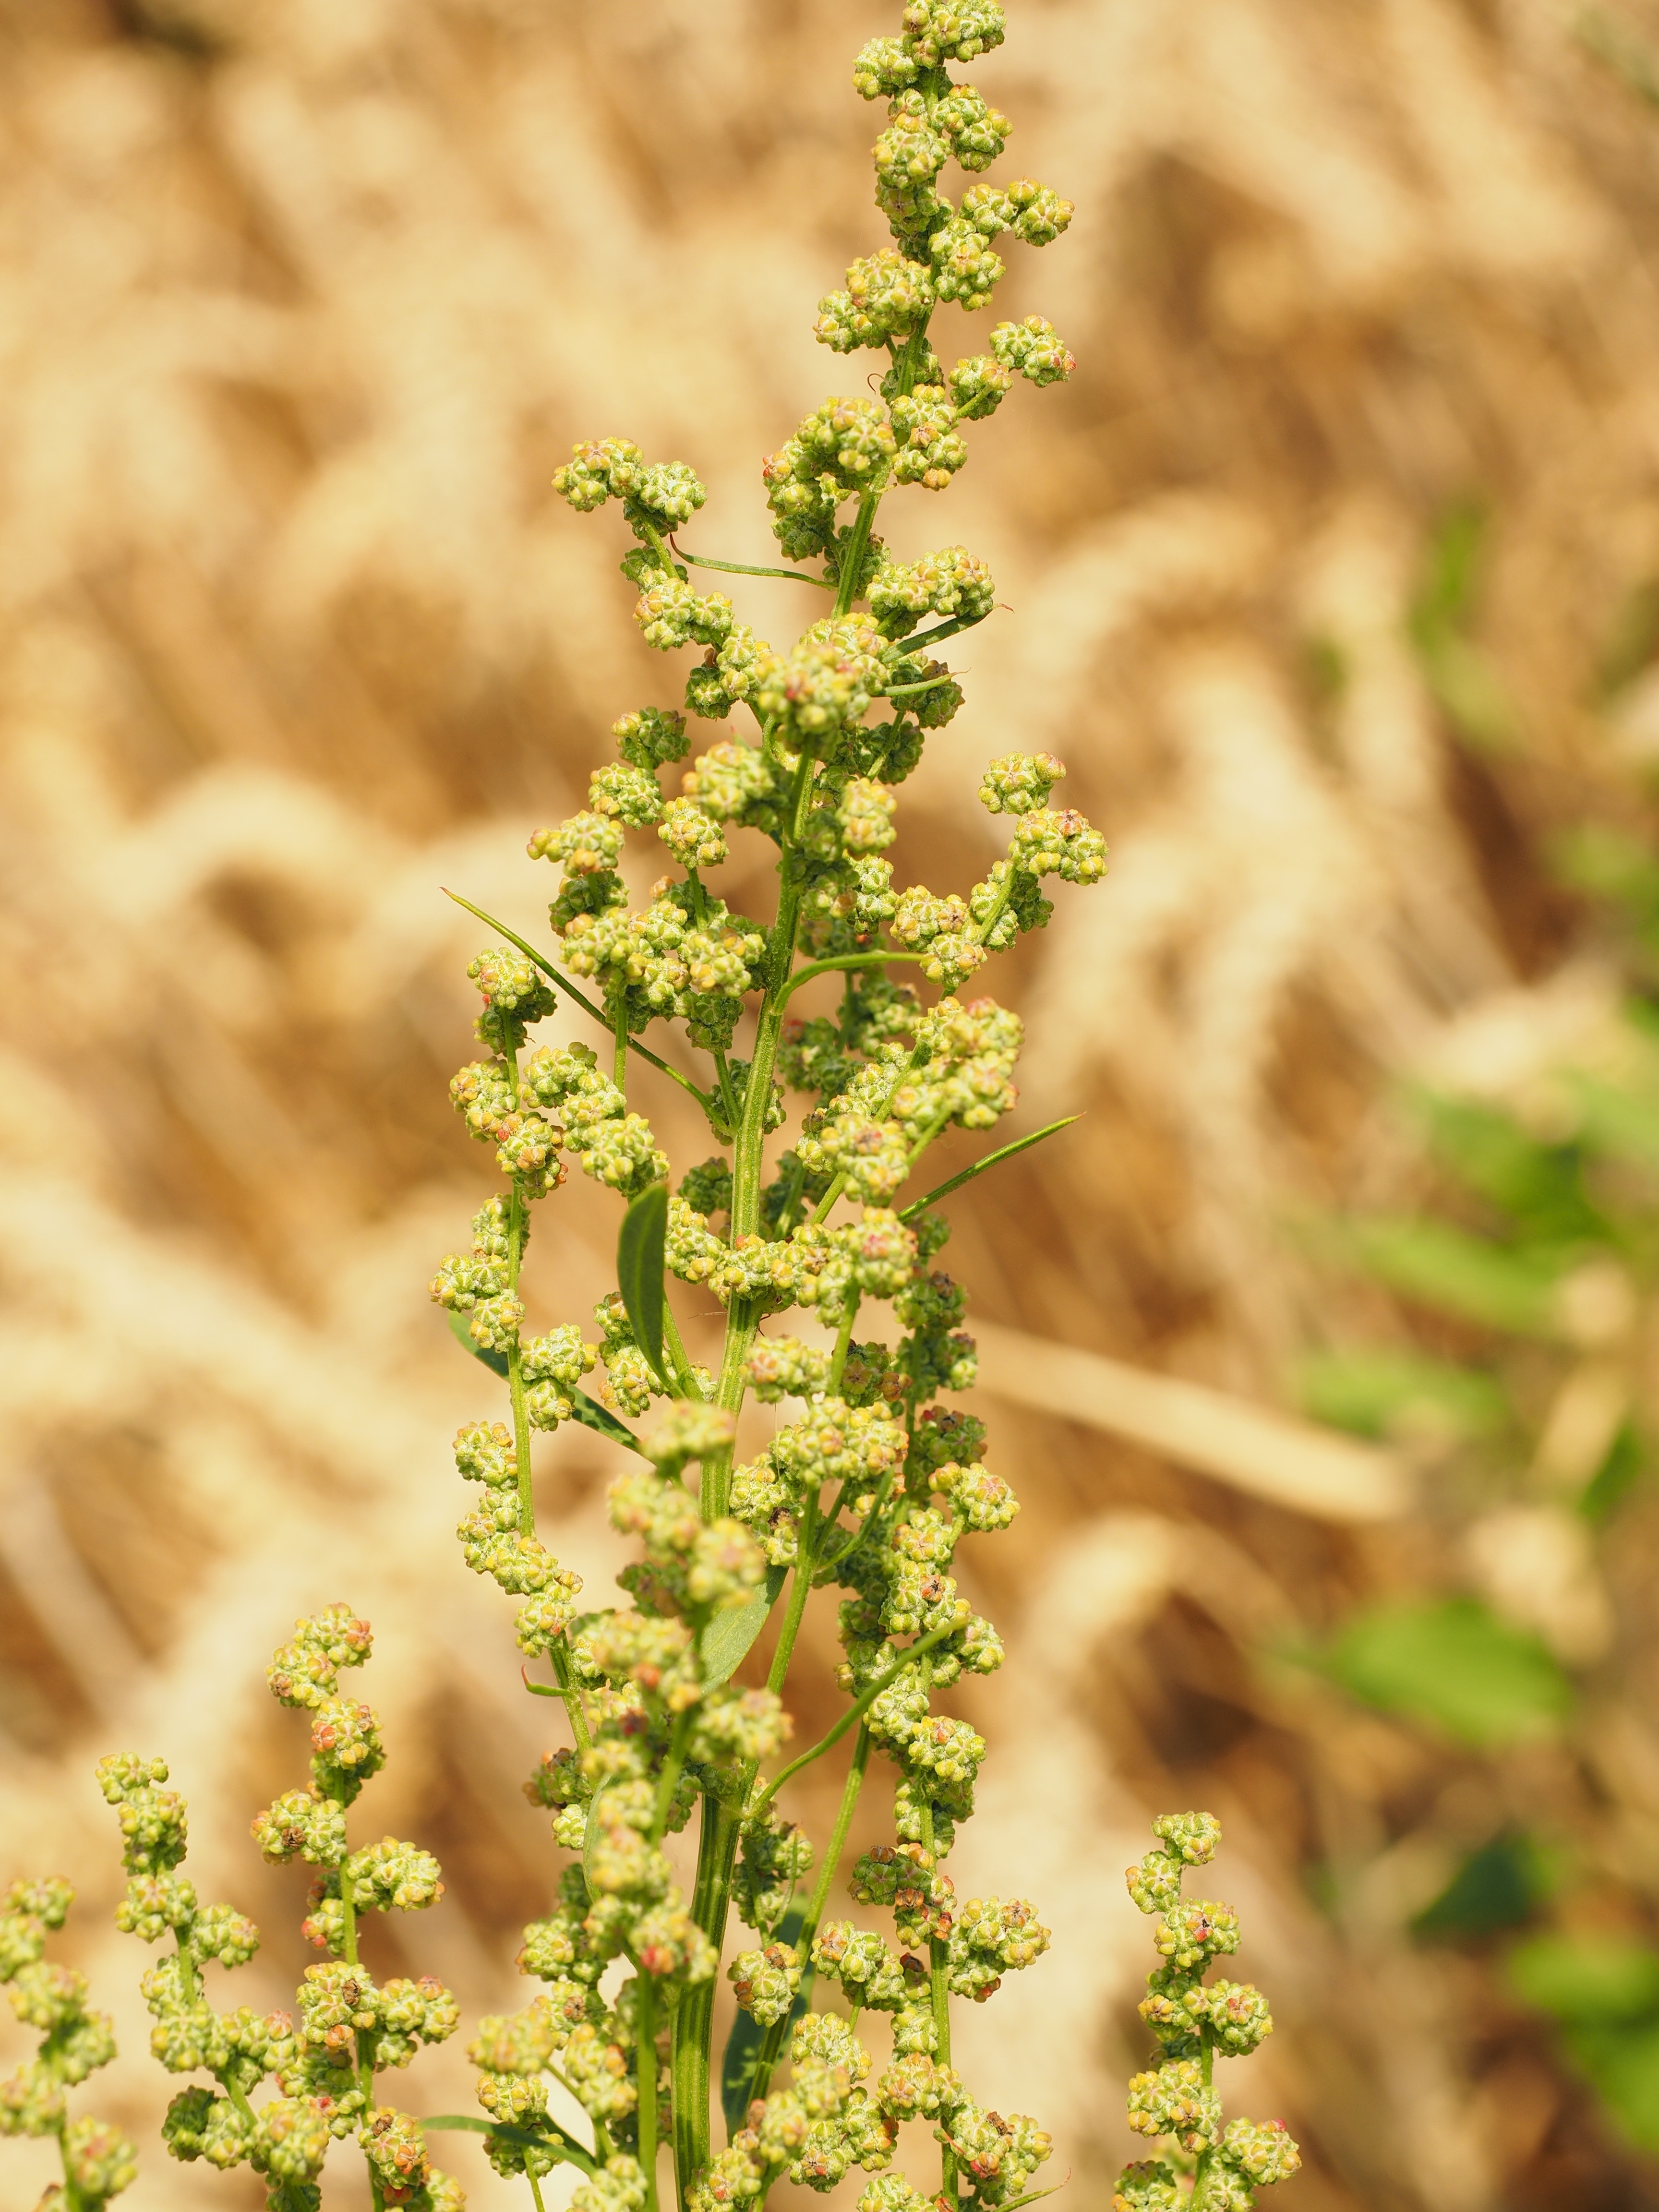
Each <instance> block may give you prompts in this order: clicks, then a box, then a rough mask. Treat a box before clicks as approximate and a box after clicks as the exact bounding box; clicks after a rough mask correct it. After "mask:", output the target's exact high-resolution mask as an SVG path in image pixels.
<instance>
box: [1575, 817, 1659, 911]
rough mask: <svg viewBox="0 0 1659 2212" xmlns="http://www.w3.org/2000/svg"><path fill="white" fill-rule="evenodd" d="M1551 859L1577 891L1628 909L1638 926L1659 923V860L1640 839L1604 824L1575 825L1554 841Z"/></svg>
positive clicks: (1587, 823) (1582, 823)
mask: <svg viewBox="0 0 1659 2212" xmlns="http://www.w3.org/2000/svg"><path fill="white" fill-rule="evenodd" d="M1549 857H1550V860H1551V861H1552V862H1553V865H1554V867H1555V872H1556V873H1557V874H1558V875H1559V877H1560V878H1561V879H1562V881H1563V882H1564V883H1566V884H1571V886H1572V888H1573V890H1578V891H1587V892H1588V893H1589V896H1591V897H1592V898H1599V899H1606V900H1607V902H1608V903H1609V904H1610V905H1613V906H1620V907H1623V908H1624V909H1625V910H1626V913H1627V914H1628V915H1629V916H1630V918H1631V920H1632V921H1634V922H1636V923H1637V924H1638V926H1639V927H1644V928H1647V927H1654V926H1655V925H1659V860H1656V858H1655V857H1654V854H1653V851H1652V848H1650V846H1648V845H1646V844H1644V842H1643V841H1642V840H1641V838H1639V837H1632V836H1629V835H1627V834H1626V831H1624V830H1622V829H1609V828H1608V827H1607V824H1606V823H1600V822H1578V823H1573V824H1572V825H1571V827H1570V828H1568V829H1563V830H1561V831H1560V832H1559V834H1558V835H1557V836H1554V837H1553V838H1552V839H1551V841H1550V846H1549Z"/></svg>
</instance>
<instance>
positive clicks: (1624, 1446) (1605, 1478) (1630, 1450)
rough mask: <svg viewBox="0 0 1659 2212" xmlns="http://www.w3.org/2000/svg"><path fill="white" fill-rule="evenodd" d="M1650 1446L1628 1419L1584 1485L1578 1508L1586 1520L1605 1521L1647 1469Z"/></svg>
mask: <svg viewBox="0 0 1659 2212" xmlns="http://www.w3.org/2000/svg"><path fill="white" fill-rule="evenodd" d="M1647 1465H1648V1454H1647V1447H1646V1445H1645V1444H1644V1443H1643V1441H1642V1438H1641V1437H1640V1435H1639V1434H1638V1431H1636V1430H1635V1429H1633V1428H1632V1426H1631V1425H1630V1424H1629V1422H1628V1421H1627V1422H1626V1424H1625V1425H1624V1427H1623V1428H1622V1429H1620V1431H1619V1433H1618V1435H1617V1436H1616V1437H1614V1438H1613V1449H1611V1451H1609V1452H1608V1454H1607V1457H1606V1458H1605V1459H1604V1460H1603V1461H1602V1462H1601V1466H1600V1467H1599V1468H1597V1469H1596V1470H1595V1474H1593V1475H1592V1476H1591V1477H1590V1479H1589V1482H1587V1483H1586V1484H1585V1486H1584V1489H1583V1494H1582V1495H1581V1497H1580V1498H1579V1500H1578V1510H1579V1511H1580V1512H1581V1513H1582V1514H1583V1516H1584V1518H1585V1520H1586V1521H1589V1522H1598V1523H1599V1522H1602V1521H1605V1520H1606V1519H1607V1516H1608V1515H1609V1514H1610V1513H1611V1512H1612V1511H1613V1508H1614V1507H1615V1506H1616V1505H1617V1504H1618V1503H1619V1501H1620V1498H1623V1496H1624V1495H1625V1492H1626V1491H1627V1490H1629V1489H1631V1488H1632V1486H1634V1485H1635V1484H1636V1483H1637V1482H1638V1481H1639V1480H1641V1478H1642V1476H1643V1475H1644V1474H1646V1472H1647Z"/></svg>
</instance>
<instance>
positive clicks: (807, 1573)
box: [745, 1492, 818, 1794]
mask: <svg viewBox="0 0 1659 2212" xmlns="http://www.w3.org/2000/svg"><path fill="white" fill-rule="evenodd" d="M817 1535H818V1500H817V1492H813V1494H812V1496H811V1498H808V1499H807V1501H806V1514H805V1519H804V1521H803V1522H802V1523H801V1528H800V1534H799V1539H798V1544H797V1550H796V1554H795V1575H794V1580H793V1582H792V1583H790V1586H789V1609H788V1611H787V1613H785V1614H784V1616H783V1626H782V1627H781V1629H780V1630H779V1632H778V1648H777V1650H775V1652H774V1653H773V1654H772V1664H771V1665H770V1667H769V1668H768V1669H767V1673H766V1686H767V1688H768V1689H769V1690H770V1691H771V1692H772V1693H773V1695H774V1696H776V1695H777V1694H778V1692H780V1691H781V1689H782V1687H783V1685H784V1681H785V1679H786V1678H787V1674H788V1673H789V1662H790V1661H791V1659H793V1656H795V1638H796V1637H797V1636H799V1633H800V1625H801V1622H802V1620H803V1619H804V1618H805V1613H806V1600H807V1597H808V1595H810V1594H811V1588H812V1574H813V1570H814V1569H815V1568H816V1566H817ZM745 1794H746V1793H745Z"/></svg>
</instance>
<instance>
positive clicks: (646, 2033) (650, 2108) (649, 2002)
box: [634, 1973, 657, 2212]
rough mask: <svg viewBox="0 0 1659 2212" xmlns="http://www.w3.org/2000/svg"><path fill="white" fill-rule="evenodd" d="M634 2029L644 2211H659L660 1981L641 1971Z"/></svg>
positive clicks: (635, 2005)
mask: <svg viewBox="0 0 1659 2212" xmlns="http://www.w3.org/2000/svg"><path fill="white" fill-rule="evenodd" d="M634 1986H635V1991H636V1995H635V2000H634V2007H635V2009H634V2021H635V2033H636V2034H637V2036H638V2039H639V2064H638V2069H637V2079H638V2082H639V2093H640V2105H639V2114H640V2172H641V2173H642V2174H643V2175H644V2177H645V2212H657V1984H656V1982H655V1979H654V1978H653V1976H651V1975H650V1974H644V1973H642V1974H641V1976H640V1978H639V1979H638V1981H637V1982H635V1985H634Z"/></svg>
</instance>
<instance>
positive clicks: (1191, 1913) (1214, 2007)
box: [1112, 1813, 1302, 2212]
mask: <svg viewBox="0 0 1659 2212" xmlns="http://www.w3.org/2000/svg"><path fill="white" fill-rule="evenodd" d="M1152 1833H1153V1834H1154V1835H1155V1836H1156V1837H1157V1838H1158V1844H1157V1847H1156V1848H1155V1849H1154V1850H1150V1851H1148V1852H1147V1854H1146V1857H1145V1858H1144V1859H1142V1860H1141V1862H1140V1863H1139V1866H1132V1867H1131V1868H1130V1869H1128V1871H1127V1874H1126V1875H1125V1876H1124V1880H1125V1881H1127V1883H1128V1885H1129V1894H1130V1896H1131V1897H1132V1898H1133V1899H1134V1901H1135V1903H1136V1904H1137V1905H1139V1907H1140V1909H1141V1911H1143V1912H1156V1913H1158V1915H1159V1916H1160V1917H1159V1920H1158V1928H1157V1930H1156V1932H1155V1934H1154V1935H1153V1937H1152V1942H1153V1944H1154V1946H1155V1948H1157V1950H1158V1954H1159V1955H1160V1956H1161V1958H1162V1959H1163V1960H1164V1964H1163V1965H1162V1966H1158V1967H1155V1968H1154V1970H1153V1971H1152V1973H1150V1974H1149V1975H1148V1976H1147V1978H1146V1990H1147V1994H1146V1996H1145V1997H1144V1998H1143V1999H1142V2000H1141V2004H1140V2016H1141V2018H1142V2019H1143V2020H1144V2021H1146V2025H1147V2027H1150V2028H1151V2029H1152V2033H1153V2034H1154V2035H1155V2036H1156V2037H1157V2038H1158V2042H1159V2044H1160V2045H1162V2046H1163V2051H1164V2057H1163V2063H1161V2064H1160V2065H1158V2066H1156V2067H1153V2068H1152V2069H1149V2070H1148V2071H1147V2072H1146V2073H1145V2074H1137V2075H1135V2077H1134V2079H1133V2081H1131V2082H1130V2084H1129V2125H1130V2126H1131V2127H1132V2128H1133V2130H1135V2132H1136V2134H1137V2135H1143V2136H1152V2138H1153V2139H1154V2140H1157V2139H1158V2137H1160V2136H1169V2137H1170V2138H1172V2139H1173V2141H1174V2142H1175V2145H1176V2149H1175V2153H1174V2156H1173V2162H1171V2161H1170V2160H1165V2159H1148V2160H1142V2161H1140V2162H1139V2163H1138V2164H1136V2165H1134V2166H1125V2167H1124V2169H1123V2171H1122V2172H1121V2174H1120V2175H1119V2176H1118V2181H1117V2193H1116V2195H1115V2197H1113V2199H1112V2206H1113V2212H1250V2208H1251V2206H1252V2205H1253V2204H1254V2203H1255V2192H1256V2191H1257V2190H1258V2189H1262V2188H1265V2187H1266V2186H1267V2184H1268V2183H1269V2182H1273V2181H1285V2180H1288V2179H1289V2178H1290V2176H1291V2174H1293V2173H1294V2172H1296V2170H1297V2167H1298V2166H1300V2165H1301V2163H1302V2160H1301V2156H1300V2154H1299V2153H1298V2152H1297V2147H1296V2145H1295V2144H1294V2143H1293V2142H1291V2138H1290V2136H1289V2134H1288V2133H1287V2131H1286V2130H1285V2127H1284V2125H1283V2124H1282V2123H1281V2122H1280V2121H1278V2120H1228V2121H1226V2122H1225V2124H1224V2122H1223V2119H1222V2113H1221V2093H1220V2091H1219V2090H1218V2088H1217V2087H1215V2083H1214V2081H1213V2079H1212V2075H1213V2073H1214V2069H1215V2062H1216V2060H1217V2058H1218V2057H1221V2058H1240V2057H1244V2056H1245V2055H1246V2054H1247V2053H1248V2052H1249V2051H1254V2050H1255V2047H1256V2045H1258V2044H1259V2043H1260V2042H1261V2040H1262V2039H1263V2038H1264V2037H1265V2036H1268V2035H1271V2034H1272V2033H1273V2015H1272V2014H1271V2013H1270V2012H1269V2011H1268V2010H1267V1999H1266V1997H1264V1996H1262V1994H1261V1990H1258V1989H1255V1988H1253V1987H1252V1986H1251V1984H1249V1982H1229V1981H1216V1982H1206V1980H1205V1979H1204V1976H1205V1973H1206V1970H1207V1969H1208V1967H1209V1966H1210V1963H1211V1961H1212V1960H1215V1959H1219V1958H1224V1957H1231V1954H1233V1953H1234V1952H1235V1951H1237V1948H1238V1941H1239V1929H1238V1915H1237V1913H1236V1912H1235V1911H1233V1909H1232V1907H1231V1905H1209V1904H1202V1903H1189V1902H1188V1901H1187V1900H1186V1899H1183V1898H1182V1894H1181V1883H1182V1876H1183V1875H1185V1873H1186V1871H1187V1869H1188V1867H1200V1866H1207V1865H1208V1864H1209V1863H1210V1861H1211V1860H1212V1858H1213V1857H1215V1853H1216V1847H1217V1845H1218V1844H1219V1843H1220V1841H1221V1823H1220V1821H1219V1820H1217V1819H1216V1817H1215V1815H1214V1814H1212V1813H1164V1814H1160V1815H1159V1817H1158V1819H1157V1820H1154V1821H1153V1823H1152Z"/></svg>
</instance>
